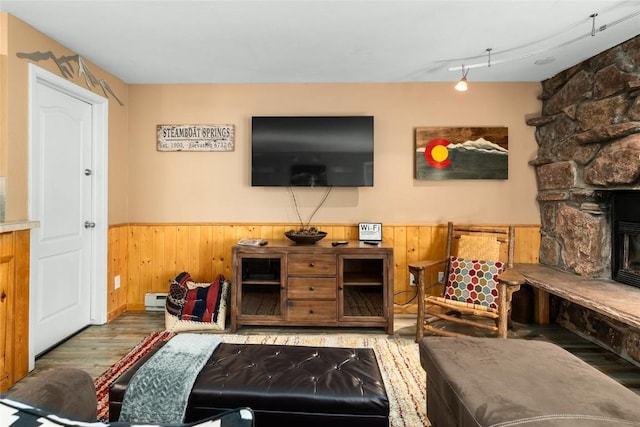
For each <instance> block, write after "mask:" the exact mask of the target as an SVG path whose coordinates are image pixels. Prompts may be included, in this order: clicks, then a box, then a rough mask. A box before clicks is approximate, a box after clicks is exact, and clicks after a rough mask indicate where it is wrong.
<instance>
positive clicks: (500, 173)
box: [415, 127, 509, 180]
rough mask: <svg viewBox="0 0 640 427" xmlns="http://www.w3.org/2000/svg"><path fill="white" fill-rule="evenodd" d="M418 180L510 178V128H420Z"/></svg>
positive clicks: (416, 140) (417, 130) (416, 156)
mask: <svg viewBox="0 0 640 427" xmlns="http://www.w3.org/2000/svg"><path fill="white" fill-rule="evenodd" d="M415 147H416V152H415V172H416V175H415V176H416V179H420V180H444V179H508V177H509V132H508V128H507V127H419V128H416V133H415Z"/></svg>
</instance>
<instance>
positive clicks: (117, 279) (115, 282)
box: [113, 274, 120, 289]
mask: <svg viewBox="0 0 640 427" xmlns="http://www.w3.org/2000/svg"><path fill="white" fill-rule="evenodd" d="M113 288H114V289H119V288H120V275H119V274H118V275H117V276H116V277H114V278H113Z"/></svg>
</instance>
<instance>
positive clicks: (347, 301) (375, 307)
mask: <svg viewBox="0 0 640 427" xmlns="http://www.w3.org/2000/svg"><path fill="white" fill-rule="evenodd" d="M340 263H341V271H340V273H341V274H340V287H339V289H340V295H339V309H340V317H341V318H342V319H343V320H356V319H363V320H365V319H366V320H369V319H373V318H380V319H382V318H384V315H385V311H384V303H385V302H384V289H385V286H384V281H385V274H386V271H385V262H384V259H383V258H372V257H366V258H362V257H352V256H347V255H345V256H341V260H340Z"/></svg>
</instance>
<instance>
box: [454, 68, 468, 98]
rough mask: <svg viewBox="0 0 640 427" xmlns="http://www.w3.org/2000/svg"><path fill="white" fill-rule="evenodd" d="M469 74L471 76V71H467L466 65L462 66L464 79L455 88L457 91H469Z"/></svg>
mask: <svg viewBox="0 0 640 427" xmlns="http://www.w3.org/2000/svg"><path fill="white" fill-rule="evenodd" d="M467 74H469V69H468V68H467V69H465V68H464V64H462V78H461V79H460V80H459V81H458V83H457V84H456V86H455V89H456V90H457V91H460V92H464V91H466V90H467Z"/></svg>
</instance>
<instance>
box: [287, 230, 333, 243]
mask: <svg viewBox="0 0 640 427" xmlns="http://www.w3.org/2000/svg"><path fill="white" fill-rule="evenodd" d="M284 235H285V236H287V238H289V239H291V240H293V241H294V242H296V244H298V245H313V244H314V243H315V242H317V241H319V240H322V239H324V238H325V237H327V233H326V232H325V231H318V232H316V233H314V234H310V233H299V232H297V231H292V230H289V231H287V232H285V233H284Z"/></svg>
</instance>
